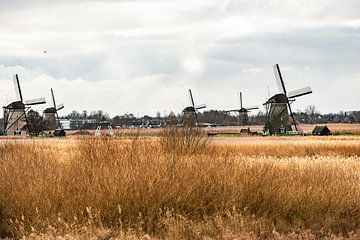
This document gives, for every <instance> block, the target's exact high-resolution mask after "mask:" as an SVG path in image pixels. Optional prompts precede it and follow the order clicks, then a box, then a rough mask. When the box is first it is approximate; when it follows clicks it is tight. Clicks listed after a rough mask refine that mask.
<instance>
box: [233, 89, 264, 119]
mask: <svg viewBox="0 0 360 240" xmlns="http://www.w3.org/2000/svg"><path fill="white" fill-rule="evenodd" d="M239 104H240V105H239V106H240V108H239V109H232V110H227V111H226V112H236V113H238V114H239V125H240V126H247V125H249V115H248V113H249V112H250V111H251V110H255V109H259V107H255V106H254V107H246V108H245V107H243V100H242V92H239Z"/></svg>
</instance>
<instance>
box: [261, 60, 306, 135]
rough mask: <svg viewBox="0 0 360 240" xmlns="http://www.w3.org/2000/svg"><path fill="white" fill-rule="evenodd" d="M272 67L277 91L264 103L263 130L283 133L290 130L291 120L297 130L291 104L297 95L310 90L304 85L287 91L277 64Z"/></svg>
mask: <svg viewBox="0 0 360 240" xmlns="http://www.w3.org/2000/svg"><path fill="white" fill-rule="evenodd" d="M273 68H274V74H275V79H276V83H277V86H278V90H279V93H278V94H276V95H274V96H272V97H271V98H269V99H268V100H267V101H266V103H264V106H265V108H266V123H265V131H266V132H269V134H276V133H282V134H284V133H286V132H287V131H292V128H291V122H293V124H294V126H295V130H296V131H298V127H297V125H296V121H295V118H294V114H293V112H292V110H291V104H292V103H293V102H294V101H295V99H296V98H297V97H300V96H304V95H307V94H310V93H312V90H311V88H310V87H305V88H301V89H298V90H295V91H292V92H289V93H288V92H287V90H286V88H285V84H284V80H283V77H282V74H281V71H280V67H279V65H278V64H275V65H274V67H273ZM289 114H290V115H289ZM290 118H291V119H290Z"/></svg>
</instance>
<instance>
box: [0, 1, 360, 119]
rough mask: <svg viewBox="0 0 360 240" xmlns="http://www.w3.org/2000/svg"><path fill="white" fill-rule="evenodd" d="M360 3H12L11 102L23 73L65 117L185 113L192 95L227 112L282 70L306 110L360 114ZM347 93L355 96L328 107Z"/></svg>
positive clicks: (33, 92) (1, 29)
mask: <svg viewBox="0 0 360 240" xmlns="http://www.w3.org/2000/svg"><path fill="white" fill-rule="evenodd" d="M359 7H360V3H358V1H355V0H344V1H340V0H335V1H327V0H317V1H310V0H299V1H280V0H270V1H268V0H240V1H237V0H225V1H220V0H194V1H180V0H169V1H163V0H146V1H145V0H140V1H61V2H55V1H40V0H39V1H32V3H31V4H30V3H29V1H20V0H17V1H14V2H12V4H9V3H6V2H4V1H1V2H0V36H1V41H0V65H1V66H0V94H1V96H7V95H9V96H10V95H11V94H10V92H12V89H13V87H12V86H10V85H11V81H10V79H11V77H12V75H13V74H15V73H19V74H20V77H21V79H23V81H24V91H25V89H26V94H27V95H29V97H30V96H31V97H32V96H34V97H37V96H38V93H43V94H48V92H49V88H50V87H53V88H54V89H55V90H56V93H57V95H58V97H59V98H60V101H61V98H62V99H63V100H62V101H63V102H64V103H65V105H66V110H64V112H66V111H71V110H72V109H76V110H82V109H88V110H95V109H103V110H105V111H107V112H109V113H110V114H112V115H113V114H115V113H120V114H121V113H124V112H126V111H128V112H134V113H135V114H136V113H137V112H139V114H141V113H142V114H151V115H153V114H155V112H156V111H157V110H160V111H163V110H168V111H169V110H174V111H176V112H180V111H181V108H182V107H183V106H184V105H187V104H188V100H187V89H188V88H193V89H194V92H196V93H197V94H196V95H197V97H198V98H199V101H201V102H204V103H206V104H207V105H208V107H209V108H218V109H225V108H227V106H233V105H234V104H235V103H236V101H235V100H236V93H237V92H238V91H239V90H243V91H244V95H245V96H247V99H248V101H249V103H250V105H256V104H258V105H260V104H262V103H263V101H264V99H265V97H266V95H267V86H268V85H270V89H271V92H272V93H274V92H275V91H276V86H274V85H275V81H274V80H273V74H272V70H271V67H272V64H274V63H280V65H281V66H282V69H283V71H284V74H285V75H287V77H288V78H287V79H288V82H287V85H289V89H296V88H298V87H303V86H304V85H312V86H313V88H314V90H315V91H314V94H313V96H307V97H304V98H303V99H301V100H300V99H299V101H298V102H296V103H295V104H296V108H297V109H299V108H302V109H303V108H305V106H306V105H307V104H313V103H315V104H316V105H317V106H318V107H319V108H320V110H322V111H339V110H341V109H342V107H344V108H345V107H347V108H348V109H351V108H353V109H356V108H358V105H356V102H358V99H359V95H358V93H357V92H356V90H355V88H354V87H356V86H354V85H356V83H357V82H358V76H359V75H360V72H359V70H358V65H359V64H360V57H359V56H358V54H357V52H358V51H360V49H359V48H360V47H359V46H358V41H359V40H360V34H359V32H360V31H359V29H360V13H359V12H358V9H359ZM45 50H46V51H47V53H44V51H45ZM290 70H291V71H290ZM339 81H342V83H343V84H341V86H340V87H339V86H337V85H336V83H337V82H339ZM324 86H325V87H326V89H324V88H325V87H324ZM338 89H341V91H343V92H346V93H347V94H346V97H344V98H340V99H341V100H340V101H338V102H337V103H336V104H331V105H329V104H328V101H329V99H331V98H332V97H333V96H336V95H338ZM234 99H235V100H234ZM4 101H5V100H4ZM234 102H235V103H234Z"/></svg>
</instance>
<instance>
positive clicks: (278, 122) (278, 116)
mask: <svg viewBox="0 0 360 240" xmlns="http://www.w3.org/2000/svg"><path fill="white" fill-rule="evenodd" d="M265 107H266V123H265V129H266V130H267V131H268V132H269V133H270V134H276V133H277V134H285V133H286V132H287V131H291V130H292V128H291V118H290V115H289V111H288V99H287V97H286V96H285V95H284V94H276V95H274V96H272V97H271V98H270V99H269V100H268V101H267V104H266V105H265Z"/></svg>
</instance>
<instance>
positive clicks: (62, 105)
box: [56, 103, 64, 111]
mask: <svg viewBox="0 0 360 240" xmlns="http://www.w3.org/2000/svg"><path fill="white" fill-rule="evenodd" d="M63 108H64V104H62V103H61V104H59V105H57V106H56V111H59V110H61V109H63Z"/></svg>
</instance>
